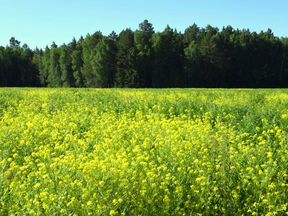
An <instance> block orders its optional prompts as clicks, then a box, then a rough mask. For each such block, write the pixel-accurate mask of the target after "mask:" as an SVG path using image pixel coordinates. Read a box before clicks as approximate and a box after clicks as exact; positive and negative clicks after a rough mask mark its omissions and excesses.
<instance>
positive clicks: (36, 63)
mask: <svg viewBox="0 0 288 216" xmlns="http://www.w3.org/2000/svg"><path fill="white" fill-rule="evenodd" d="M0 86H42V87H46V86H47V87H99V88H102V87H103V88H110V87H128V88H130V87H131V88H170V87H288V39H287V38H279V37H276V36H274V35H273V33H272V31H271V30H270V29H268V30H267V31H266V32H263V31H262V32H260V33H255V32H250V31H249V30H246V29H244V30H239V29H233V28H232V27H231V26H227V27H224V28H223V29H221V30H219V29H218V28H215V27H212V26H210V25H208V26H207V27H206V28H200V27H198V26H197V25H196V24H193V25H192V26H190V27H188V28H187V29H186V30H185V31H184V33H181V32H178V31H177V30H175V29H172V28H170V27H169V26H167V27H166V28H165V30H164V31H162V32H154V28H153V26H152V24H151V23H149V22H148V21H147V20H145V21H144V22H142V23H141V24H140V25H139V29H138V30H136V31H132V30H131V29H125V30H123V31H122V32H120V34H119V35H117V34H116V33H115V32H112V33H111V34H110V35H108V36H105V35H103V34H102V33H101V32H96V33H94V34H92V35H90V34H88V35H87V36H86V37H85V38H83V37H81V38H80V39H79V40H76V39H73V40H72V42H71V43H69V44H63V45H62V46H57V45H56V44H55V43H53V44H52V45H51V46H50V47H48V46H47V47H46V48H45V50H41V49H36V50H31V49H29V47H28V46H27V45H26V44H24V45H23V46H20V42H19V41H17V40H16V39H15V38H11V40H10V46H7V47H0Z"/></svg>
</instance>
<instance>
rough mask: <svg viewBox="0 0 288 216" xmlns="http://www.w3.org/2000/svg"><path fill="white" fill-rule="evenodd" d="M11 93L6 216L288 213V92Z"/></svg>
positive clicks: (4, 158)
mask: <svg viewBox="0 0 288 216" xmlns="http://www.w3.org/2000/svg"><path fill="white" fill-rule="evenodd" d="M0 92H1V94H0V101H5V103H2V104H0V128H1V130H0V170H1V175H0V215H211V214H212V215H284V214H287V212H288V209H287V198H288V190H287V189H288V157H287V154H288V148H287V147H288V142H287V137H288V121H287V119H288V118H287V113H286V110H285V109H286V107H287V105H288V101H286V100H282V99H283V98H284V97H286V95H288V94H287V93H286V92H285V90H282V91H281V92H276V93H275V92H272V91H269V90H265V91H264V90H262V91H255V90H242V91H241V90H230V91H228V90H98V89H95V90H93V89H83V90H73V89H65V90H57V89H42V90H39V89H37V90H35V89H2V90H0ZM277 94H279V98H278V99H277ZM287 98H288V97H287ZM277 100H278V102H279V103H275V101H277Z"/></svg>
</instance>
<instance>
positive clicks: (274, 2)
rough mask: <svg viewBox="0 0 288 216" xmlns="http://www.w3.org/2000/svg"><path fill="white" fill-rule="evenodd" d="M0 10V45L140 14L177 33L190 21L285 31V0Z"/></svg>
mask: <svg viewBox="0 0 288 216" xmlns="http://www.w3.org/2000/svg"><path fill="white" fill-rule="evenodd" d="M0 9H1V11H0V28H1V31H0V45H2V46H5V45H7V44H8V42H9V39H10V37H11V36H14V37H16V39H17V40H19V41H21V44H22V45H23V43H27V44H28V45H29V46H30V47H31V48H33V49H34V48H35V47H36V46H38V47H40V48H44V47H45V46H46V45H51V43H52V41H55V42H56V43H57V44H58V45H61V44H63V43H69V42H70V41H71V40H72V38H73V37H76V39H77V38H79V37H80V36H81V35H83V36H85V35H86V34H87V33H94V32H95V31H97V30H100V31H101V32H102V33H103V34H105V35H107V34H109V33H110V32H111V31H112V30H114V31H116V32H117V33H119V32H120V31H121V30H123V29H124V28H127V27H130V28H131V29H132V30H135V29H137V28H138V24H139V23H140V22H142V21H143V20H144V19H148V20H149V21H150V22H151V23H152V24H153V26H154V29H155V30H156V31H162V30H163V29H164V28H165V26H166V25H167V24H169V25H170V27H172V28H176V29H177V30H179V31H181V32H183V31H184V30H185V28H186V27H188V26H189V25H192V24H193V23H194V22H195V23H196V24H197V25H198V26H200V27H205V26H206V25H207V24H210V25H212V26H216V27H218V28H220V29H221V28H222V27H223V26H227V25H231V26H232V27H234V28H240V29H243V28H249V29H250V30H251V31H257V32H259V31H261V30H267V29H268V28H271V29H272V30H273V32H274V34H275V35H276V36H288V0H0Z"/></svg>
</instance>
